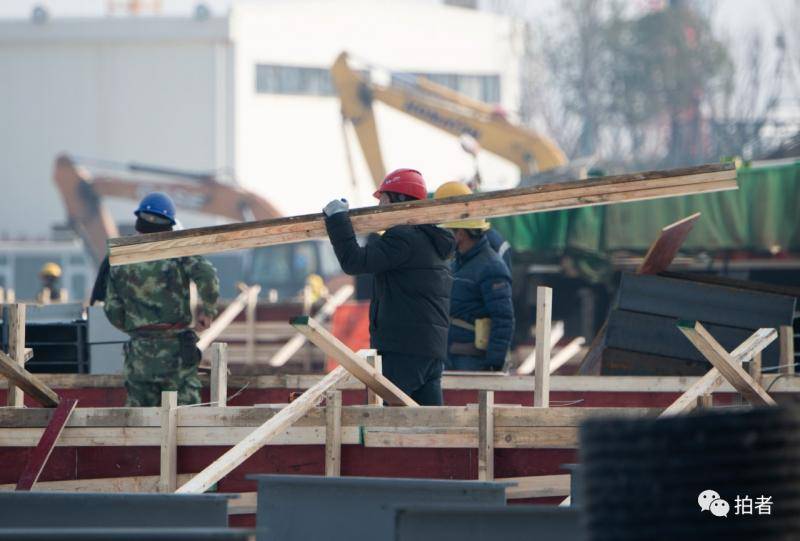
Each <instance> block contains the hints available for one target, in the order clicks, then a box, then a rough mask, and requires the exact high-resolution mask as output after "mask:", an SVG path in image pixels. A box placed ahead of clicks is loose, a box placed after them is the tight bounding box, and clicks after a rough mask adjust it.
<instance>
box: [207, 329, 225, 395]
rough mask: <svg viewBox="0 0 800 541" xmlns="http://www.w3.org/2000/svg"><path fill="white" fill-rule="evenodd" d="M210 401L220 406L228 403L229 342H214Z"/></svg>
mask: <svg viewBox="0 0 800 541" xmlns="http://www.w3.org/2000/svg"><path fill="white" fill-rule="evenodd" d="M209 390H210V394H209V401H210V402H211V403H212V404H213V405H215V406H217V407H220V408H224V407H225V406H227V405H228V344H226V343H225V342H214V348H213V349H212V351H211V376H210V378H209Z"/></svg>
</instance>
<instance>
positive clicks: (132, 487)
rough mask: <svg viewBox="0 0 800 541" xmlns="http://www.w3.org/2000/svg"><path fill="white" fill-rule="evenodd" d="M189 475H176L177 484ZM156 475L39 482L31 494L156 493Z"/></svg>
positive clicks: (2, 488)
mask: <svg viewBox="0 0 800 541" xmlns="http://www.w3.org/2000/svg"><path fill="white" fill-rule="evenodd" d="M192 475H193V474H191V473H182V474H179V475H178V481H179V482H186V481H188V480H189V479H191V478H192ZM15 488H16V484H11V483H6V484H2V485H0V492H9V491H12V490H14V489H15ZM157 490H158V475H138V476H131V477H106V478H102V479H67V480H64V481H39V482H37V483H36V484H35V485H34V486H33V488H32V489H31V492H39V491H41V492H114V493H119V492H156V491H157Z"/></svg>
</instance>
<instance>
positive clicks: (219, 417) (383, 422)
mask: <svg viewBox="0 0 800 541" xmlns="http://www.w3.org/2000/svg"><path fill="white" fill-rule="evenodd" d="M283 407H285V406H271V407H252V406H242V407H226V408H216V407H204V408H181V409H180V410H179V411H180V415H178V420H177V426H178V443H179V444H181V445H186V441H187V439H193V440H197V439H198V438H199V437H200V436H201V435H202V434H203V433H204V429H213V430H219V431H222V430H223V429H226V428H241V429H242V430H247V429H248V428H249V429H251V430H252V429H253V428H256V427H258V426H261V425H262V424H264V423H265V422H267V421H269V420H270V419H272V418H273V417H274V416H275V415H277V414H278V413H280V412H281V411H282V409H283ZM52 413H53V410H52V409H45V408H25V409H24V410H12V409H11V408H0V431H4V430H15V429H31V430H32V431H33V432H37V430H38V429H40V428H43V427H45V426H47V424H48V423H49V421H50V419H51V418H52ZM325 413H326V410H325V408H322V407H315V408H312V409H310V410H309V411H308V412H307V413H306V414H305V415H304V416H303V417H301V418H300V419H298V420H297V421H296V422H295V423H294V425H293V429H299V428H313V429H321V428H323V427H325V426H326V417H325ZM658 413H660V410H659V409H658V408H595V407H560V408H547V409H545V408H531V407H520V406H506V405H503V404H496V405H495V406H494V424H495V427H530V428H536V427H545V426H564V427H575V426H578V425H579V424H580V423H581V422H583V421H584V420H586V419H589V418H593V417H604V416H610V415H613V416H626V417H628V416H630V417H641V416H654V415H656V414H658ZM477 423H478V408H476V407H475V405H474V404H473V405H469V406H429V407H425V408H384V407H382V406H343V408H342V426H343V427H351V428H358V427H362V426H363V427H370V428H374V427H384V426H389V427H406V428H413V427H418V426H431V427H447V428H473V427H475V426H476V425H477ZM160 426H161V409H160V408H79V409H77V410H76V411H75V412H74V413H73V414H72V416H71V417H70V419H69V422H68V423H67V431H71V430H73V429H78V428H99V429H102V428H112V429H113V428H118V429H128V430H129V431H131V430H130V429H139V428H142V429H159V428H160ZM193 429H197V430H193ZM92 433H94V434H96V433H97V432H88V431H87V432H84V434H92ZM144 433H148V432H144ZM153 433H154V432H153ZM192 433H194V434H196V436H192V435H191V434H192ZM209 433H210V432H209ZM298 434H299V432H298Z"/></svg>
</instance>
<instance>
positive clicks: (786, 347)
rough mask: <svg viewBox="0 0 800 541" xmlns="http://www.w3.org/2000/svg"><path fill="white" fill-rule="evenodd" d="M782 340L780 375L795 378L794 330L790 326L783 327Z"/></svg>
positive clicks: (781, 330) (781, 331)
mask: <svg viewBox="0 0 800 541" xmlns="http://www.w3.org/2000/svg"><path fill="white" fill-rule="evenodd" d="M780 339H781V353H780V373H781V374H783V375H785V376H794V329H793V328H792V327H791V326H790V325H781V328H780Z"/></svg>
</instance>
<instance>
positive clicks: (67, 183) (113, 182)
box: [53, 155, 281, 264]
mask: <svg viewBox="0 0 800 541" xmlns="http://www.w3.org/2000/svg"><path fill="white" fill-rule="evenodd" d="M53 180H54V181H55V184H56V186H58V189H59V191H60V193H61V197H62V199H63V200H64V205H65V206H66V210H67V215H68V219H69V223H70V225H71V227H72V228H73V229H74V230H75V232H76V233H77V234H78V236H80V238H81V239H83V241H84V243H85V244H86V247H87V249H88V250H89V253H90V254H91V256H92V259H94V261H95V263H97V264H99V263H100V262H101V261H102V260H103V258H104V257H105V255H106V241H107V240H108V239H109V238H113V237H118V236H119V230H118V229H117V226H116V224H115V223H114V220H113V219H112V217H111V215H110V214H109V212H108V210H107V209H105V208H104V207H103V205H102V201H101V200H102V198H103V197H119V198H123V199H130V200H133V201H138V200H140V199H141V198H142V197H143V196H144V195H145V194H147V193H149V192H164V193H167V194H169V195H170V197H172V199H173V201H175V205H176V206H177V207H179V208H183V209H188V210H193V211H196V212H202V213H206V214H212V215H215V216H221V217H223V218H227V219H229V220H237V221H241V220H268V219H271V218H278V217H280V216H281V214H280V212H278V210H277V209H276V208H275V207H274V206H272V205H271V204H270V203H269V202H268V201H267V200H265V199H264V198H262V197H260V196H258V195H256V194H254V193H252V192H249V191H247V190H244V189H242V188H239V187H237V186H230V185H227V184H221V183H219V182H216V181H214V180H212V179H204V180H201V181H197V182H192V183H175V182H162V181H151V180H147V181H145V180H129V179H120V178H116V177H110V176H98V177H97V178H93V177H92V176H91V175H90V174H89V173H88V171H86V170H85V169H83V168H81V167H79V166H78V165H77V164H76V163H75V162H74V161H73V160H72V159H71V158H70V157H69V156H66V155H61V156H59V157H58V158H57V159H56V165H55V171H54V174H53Z"/></svg>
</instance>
